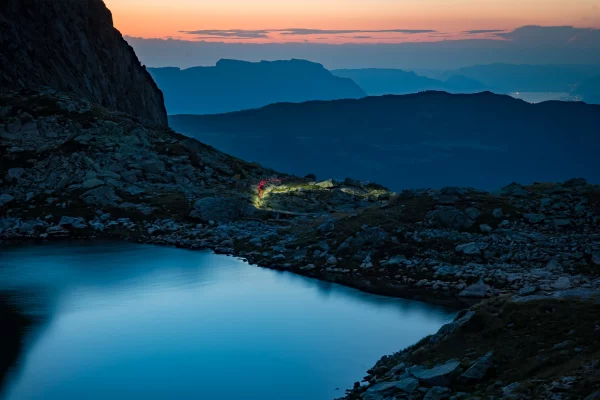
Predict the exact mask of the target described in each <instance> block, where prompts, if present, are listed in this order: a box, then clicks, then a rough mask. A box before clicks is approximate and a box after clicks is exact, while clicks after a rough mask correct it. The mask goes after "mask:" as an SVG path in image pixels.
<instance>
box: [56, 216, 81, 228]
mask: <svg viewBox="0 0 600 400" xmlns="http://www.w3.org/2000/svg"><path fill="white" fill-rule="evenodd" d="M58 226H61V227H67V228H68V227H71V228H73V229H86V228H87V227H88V224H87V223H86V222H85V219H83V218H79V217H67V216H63V217H62V218H61V219H60V222H59V223H58Z"/></svg>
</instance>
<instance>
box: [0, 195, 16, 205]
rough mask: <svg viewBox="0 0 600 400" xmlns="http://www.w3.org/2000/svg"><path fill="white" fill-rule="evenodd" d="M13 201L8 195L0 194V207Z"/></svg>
mask: <svg viewBox="0 0 600 400" xmlns="http://www.w3.org/2000/svg"><path fill="white" fill-rule="evenodd" d="M14 199H15V198H14V197H13V196H11V195H10V194H7V193H4V194H1V195H0V207H4V206H5V205H7V204H8V203H10V202H11V201H13V200H14Z"/></svg>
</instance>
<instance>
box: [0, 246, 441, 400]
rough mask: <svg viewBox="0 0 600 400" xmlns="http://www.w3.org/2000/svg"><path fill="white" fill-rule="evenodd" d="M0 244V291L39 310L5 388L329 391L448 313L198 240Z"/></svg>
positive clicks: (219, 393) (92, 392)
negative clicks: (261, 262)
mask: <svg viewBox="0 0 600 400" xmlns="http://www.w3.org/2000/svg"><path fill="white" fill-rule="evenodd" d="M1 251H2V253H1V257H0V290H2V291H11V292H13V293H14V292H17V293H27V296H25V297H24V296H20V300H18V304H19V307H20V308H21V310H22V312H23V313H24V314H25V315H37V316H38V317H40V316H43V318H42V320H43V321H45V322H44V323H43V324H41V325H38V327H37V329H35V330H33V331H32V332H31V333H30V335H29V336H28V337H27V338H26V341H25V346H24V349H23V351H22V354H21V357H20V361H19V363H18V365H17V368H16V373H14V374H13V375H12V376H9V379H8V383H7V384H6V385H5V387H4V390H5V395H6V397H7V398H8V399H48V398H61V399H70V398H74V399H75V398H86V399H96V398H97V399H104V398H108V397H111V398H115V399H120V398H134V397H135V398H138V397H139V398H178V399H186V398H190V399H195V398H210V399H238V398H250V399H253V398H261V399H282V398H286V399H306V398H311V399H316V400H318V399H330V398H333V397H336V396H340V395H341V394H342V392H336V391H335V390H334V389H335V388H338V387H339V388H346V387H349V386H351V385H352V383H353V382H354V381H355V380H359V379H360V378H361V377H362V376H363V375H364V373H365V371H366V370H367V369H368V368H369V367H370V366H372V364H373V363H374V362H375V361H376V360H377V359H378V358H379V357H380V356H381V355H383V354H387V353H391V352H394V351H397V350H399V349H400V348H402V347H403V346H407V345H409V344H412V343H414V342H416V341H417V340H418V339H419V338H421V337H423V336H425V335H427V334H430V333H433V332H434V331H436V330H437V329H438V328H439V327H440V326H441V325H442V324H443V323H445V322H447V321H448V320H449V319H451V317H452V313H451V312H449V311H448V310H446V309H444V308H441V307H434V306H428V305H424V304H422V303H418V302H412V301H406V300H400V299H390V298H385V297H381V296H374V295H370V294H366V293H362V292H359V291H356V290H353V289H349V288H345V287H341V286H338V285H335V284H331V283H327V282H320V281H317V280H312V279H307V278H304V277H301V276H298V275H294V274H290V273H281V272H277V271H271V270H265V269H260V268H256V267H252V266H248V265H246V264H244V263H243V262H241V261H239V260H237V259H235V258H232V257H226V256H217V255H213V254H210V253H206V252H192V251H186V250H181V249H172V248H163V247H153V246H143V245H135V244H127V243H93V244H89V243H87V244H81V243H71V244H60V245H52V246H48V245H45V246H32V247H26V248H24V247H20V248H9V249H2V250H1ZM40 304H41V305H42V307H40Z"/></svg>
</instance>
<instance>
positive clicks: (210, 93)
mask: <svg viewBox="0 0 600 400" xmlns="http://www.w3.org/2000/svg"><path fill="white" fill-rule="evenodd" d="M150 72H151V74H152V75H153V76H154V78H155V79H156V81H157V82H158V84H159V86H160V87H161V89H163V90H164V91H165V96H166V103H167V108H168V109H169V113H170V114H214V113H223V112H230V111H239V110H244V109H251V108H259V107H262V106H265V105H267V104H271V103H277V102H293V103H298V102H304V101H309V100H334V99H343V98H360V97H364V96H365V95H366V94H365V93H364V92H363V91H362V89H361V88H360V87H359V86H358V85H357V84H356V83H355V82H354V81H352V80H351V79H347V78H340V77H337V76H334V75H333V74H331V72H329V71H328V70H327V69H325V68H324V67H323V65H321V64H317V63H313V62H310V61H306V60H298V59H291V60H280V61H261V62H249V61H240V60H230V59H222V60H219V61H218V62H217V64H216V65H215V66H214V67H194V68H188V69H185V70H180V71H175V70H172V69H163V68H151V69H150Z"/></svg>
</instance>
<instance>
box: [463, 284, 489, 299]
mask: <svg viewBox="0 0 600 400" xmlns="http://www.w3.org/2000/svg"><path fill="white" fill-rule="evenodd" d="M458 295H459V296H460V297H473V298H478V299H483V298H485V297H491V296H493V295H494V290H493V289H492V288H491V287H489V286H488V285H486V284H485V283H483V281H479V282H477V283H474V284H472V285H471V286H468V287H467V288H466V289H464V290H463V291H462V292H460V293H459V294H458Z"/></svg>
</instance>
